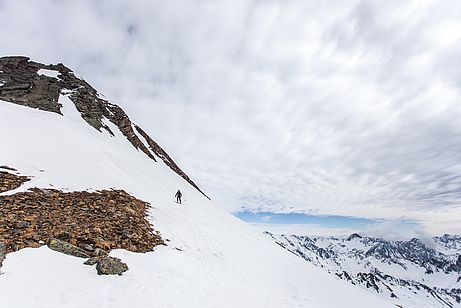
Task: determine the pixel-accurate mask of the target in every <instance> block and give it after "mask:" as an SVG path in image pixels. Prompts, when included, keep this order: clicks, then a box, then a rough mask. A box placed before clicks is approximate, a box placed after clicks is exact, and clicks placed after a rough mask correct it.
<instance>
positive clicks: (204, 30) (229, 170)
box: [0, 0, 461, 231]
mask: <svg viewBox="0 0 461 308" xmlns="http://www.w3.org/2000/svg"><path fill="white" fill-rule="evenodd" d="M459 12H461V4H458V3H457V2H455V1H405V2H402V1H381V2H378V1H333V0H332V1H200V2H190V1H179V0H178V1H167V2H164V1H78V2H77V1H57V0H55V1H51V0H49V1H40V2H36V1H13V0H7V1H6V0H3V1H1V2H0V18H1V20H2V22H3V24H4V25H8V26H3V27H0V37H1V38H2V44H1V46H0V51H1V53H2V54H27V55H30V56H32V57H33V58H35V59H36V60H40V61H45V62H56V61H62V62H64V63H66V64H67V65H69V66H71V67H73V68H74V69H75V70H76V71H77V72H78V73H79V74H80V75H82V76H84V77H85V78H86V79H87V80H88V81H89V82H91V83H92V84H94V85H95V87H97V88H98V89H101V90H102V91H103V92H104V94H105V95H106V96H107V97H108V98H110V99H112V100H114V101H115V102H117V103H118V104H120V105H121V106H122V107H123V108H124V109H126V110H127V112H128V113H129V114H130V115H131V116H132V118H133V119H134V120H135V121H136V122H139V123H140V124H141V125H142V126H143V127H144V128H146V130H147V131H148V132H149V133H150V134H152V135H153V136H154V138H155V139H157V140H158V141H159V142H160V143H161V144H162V145H164V146H165V148H166V149H167V150H168V152H170V153H172V156H173V157H174V158H175V159H177V160H178V162H179V163H180V165H182V166H184V167H185V169H186V170H187V171H188V173H190V174H192V176H193V177H194V178H196V179H197V181H198V182H199V183H201V184H202V186H204V188H205V190H206V191H208V192H210V193H211V195H212V196H214V197H215V199H217V200H218V201H221V203H222V204H223V205H224V206H226V207H227V208H228V209H229V210H234V211H235V210H238V209H242V208H245V209H250V210H258V209H260V210H265V211H279V212H290V211H299V212H307V213H318V214H340V215H351V216H352V215H358V216H363V217H377V218H392V219H402V218H405V219H420V220H421V221H423V223H425V224H426V225H428V226H430V224H433V225H437V226H439V225H441V224H443V223H444V222H446V223H447V224H450V226H455V225H456V224H457V223H461V222H460V221H459V219H460V218H457V217H460V216H457V215H460V214H461V203H460V197H461V196H460V194H461V158H460V156H459V153H460V150H461V142H460V140H459V136H460V133H461V121H460V120H459V119H460V116H461V107H460V106H461V105H460V104H459V99H460V87H461V70H460V69H459V67H461V66H460V65H459V64H460V60H459V55H460V52H461V41H460V36H461V22H460V20H461V18H459V14H460V13H459ZM439 229H440V227H438V229H437V230H439ZM452 229H454V227H453V228H452ZM450 231H451V230H450Z"/></svg>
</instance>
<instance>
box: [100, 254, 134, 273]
mask: <svg viewBox="0 0 461 308" xmlns="http://www.w3.org/2000/svg"><path fill="white" fill-rule="evenodd" d="M96 270H97V271H98V275H121V274H122V273H124V272H126V271H127V270H128V265H126V264H125V263H123V262H122V261H121V260H120V259H119V258H114V257H102V258H100V259H99V260H98V261H97V263H96Z"/></svg>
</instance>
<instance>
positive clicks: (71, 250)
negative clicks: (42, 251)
mask: <svg viewBox="0 0 461 308" xmlns="http://www.w3.org/2000/svg"><path fill="white" fill-rule="evenodd" d="M48 247H50V249H52V250H55V251H58V252H61V253H64V254H66V255H70V256H74V257H79V258H89V257H90V256H89V255H87V254H86V253H85V252H84V251H83V250H82V249H80V248H78V247H76V246H74V245H72V244H70V243H67V242H64V241H61V240H58V239H56V238H53V239H51V240H50V242H49V243H48Z"/></svg>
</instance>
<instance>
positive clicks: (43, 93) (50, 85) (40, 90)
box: [0, 56, 209, 198]
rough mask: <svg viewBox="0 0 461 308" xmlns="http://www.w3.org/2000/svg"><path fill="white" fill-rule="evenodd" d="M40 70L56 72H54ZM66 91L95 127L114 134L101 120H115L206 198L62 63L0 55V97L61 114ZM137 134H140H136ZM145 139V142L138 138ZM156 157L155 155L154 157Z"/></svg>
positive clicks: (121, 113)
mask: <svg viewBox="0 0 461 308" xmlns="http://www.w3.org/2000/svg"><path fill="white" fill-rule="evenodd" d="M41 70H49V71H54V72H57V73H55V74H54V75H50V73H49V72H48V74H47V72H45V73H42V74H40V71H41ZM61 94H66V95H68V97H69V98H70V100H71V101H72V103H74V105H75V107H76V109H77V110H78V112H79V113H80V114H81V117H82V118H83V119H84V120H85V121H86V122H87V123H88V124H89V125H90V126H92V127H94V128H95V129H96V130H98V131H101V129H104V130H106V131H107V132H108V133H109V134H111V135H112V136H114V133H113V132H112V130H111V129H110V128H109V127H108V126H107V125H106V124H105V123H104V119H108V120H109V121H110V122H112V123H113V124H115V125H116V126H117V127H118V128H119V129H120V131H121V132H122V134H123V135H124V136H125V137H126V138H127V139H128V141H129V142H130V143H131V144H132V145H133V146H134V147H135V148H136V149H138V150H141V151H142V152H143V153H144V154H146V155H147V156H148V157H149V158H150V159H152V160H153V161H155V162H157V159H160V160H162V161H163V162H164V163H165V164H166V165H167V166H168V167H169V168H171V169H172V170H173V171H174V172H176V173H177V174H178V175H180V176H181V177H182V178H183V179H184V180H186V181H187V182H188V183H189V184H190V185H192V186H193V187H194V188H196V189H197V190H198V191H199V192H200V193H202V194H203V195H204V196H205V197H207V198H209V197H208V196H207V195H206V194H205V193H204V192H203V191H202V190H201V189H200V188H199V187H198V186H197V185H196V184H195V182H194V181H192V180H191V179H190V177H189V176H188V175H187V174H186V173H185V172H184V171H183V170H182V169H181V168H180V167H179V166H178V165H177V164H176V163H175V162H174V161H173V159H171V157H170V156H169V155H168V154H167V153H166V152H165V150H163V148H162V147H161V146H160V145H159V144H158V143H156V142H155V141H154V140H153V139H152V138H151V137H150V136H149V135H148V134H147V133H146V132H145V131H144V130H142V129H141V128H140V127H139V126H138V125H136V124H134V123H132V121H131V120H130V118H129V117H128V115H127V114H126V113H125V112H124V111H123V109H122V108H120V107H119V106H117V105H115V104H112V103H110V102H108V101H107V100H106V99H105V98H103V97H102V96H101V95H100V93H99V92H98V91H97V90H95V89H94V88H93V87H92V86H91V85H90V84H88V83H87V82H86V81H85V80H84V79H81V78H79V77H77V76H76V75H75V74H74V73H73V71H72V70H71V69H69V68H68V67H66V66H65V65H64V64H62V63H58V64H48V65H47V64H42V63H39V62H34V61H31V60H30V58H29V57H25V56H8V57H1V58H0V100H4V101H7V102H10V103H14V104H18V105H22V106H27V107H31V108H35V109H40V110H43V111H48V112H54V113H58V114H61V115H62V112H61V109H62V105H61V104H60V103H59V96H60V95H61ZM138 134H139V135H140V136H139V135H138ZM141 139H144V141H145V142H146V143H147V145H146V144H145V143H144V142H143V141H142V140H141ZM156 157H157V158H156Z"/></svg>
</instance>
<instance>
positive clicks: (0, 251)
mask: <svg viewBox="0 0 461 308" xmlns="http://www.w3.org/2000/svg"><path fill="white" fill-rule="evenodd" d="M5 255H6V246H5V244H3V243H0V270H1V269H2V263H3V260H5Z"/></svg>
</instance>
